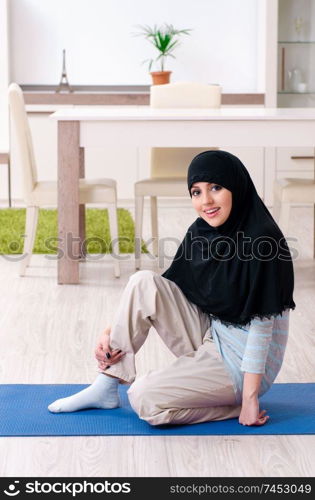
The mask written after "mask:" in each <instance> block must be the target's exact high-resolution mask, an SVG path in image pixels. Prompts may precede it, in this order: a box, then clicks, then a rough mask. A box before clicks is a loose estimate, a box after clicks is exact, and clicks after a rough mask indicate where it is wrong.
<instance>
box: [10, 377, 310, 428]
mask: <svg viewBox="0 0 315 500" xmlns="http://www.w3.org/2000/svg"><path fill="white" fill-rule="evenodd" d="M85 387H87V385H77V384H76V385H63V384H58V385H47V384H40V385H37V384H17V385H16V384H8V385H0V436H107V435H116V436H125V435H134V436H149V435H150V436H152V435H155V436H161V435H163V436H167V435H170V436H172V435H176V436H188V435H198V436H201V435H220V436H222V435H259V434H269V435H270V434H314V433H315V384H274V385H273V386H272V388H271V389H270V390H269V392H268V393H267V394H265V396H263V397H262V398H261V408H262V409H266V410H267V411H268V414H269V415H270V421H269V422H268V423H267V424H265V425H264V426H261V427H246V426H243V425H240V424H239V423H238V419H237V418H234V419H230V420H224V421H219V422H205V423H202V424H192V425H167V426H165V425H163V426H151V425H149V424H148V423H147V422H145V421H143V420H140V419H139V417H138V416H137V415H136V414H135V413H134V411H133V410H132V408H131V407H130V404H129V401H128V396H127V393H126V392H127V389H128V386H125V385H120V386H119V390H120V397H121V402H122V406H121V407H120V408H115V409H113V410H93V409H90V410H82V411H80V412H75V413H59V414H52V413H50V412H49V411H48V410H47V406H48V404H49V403H51V402H52V401H54V400H55V399H58V398H61V397H66V396H70V395H71V394H74V393H75V392H78V391H80V390H81V389H84V388H85Z"/></svg>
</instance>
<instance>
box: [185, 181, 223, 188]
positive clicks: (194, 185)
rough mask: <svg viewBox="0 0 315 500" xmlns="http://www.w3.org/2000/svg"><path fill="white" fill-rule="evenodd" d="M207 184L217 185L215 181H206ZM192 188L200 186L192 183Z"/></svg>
mask: <svg viewBox="0 0 315 500" xmlns="http://www.w3.org/2000/svg"><path fill="white" fill-rule="evenodd" d="M207 185H208V186H216V185H217V183H216V182H207ZM192 188H200V186H197V185H196V184H193V185H192V186H191V189H192Z"/></svg>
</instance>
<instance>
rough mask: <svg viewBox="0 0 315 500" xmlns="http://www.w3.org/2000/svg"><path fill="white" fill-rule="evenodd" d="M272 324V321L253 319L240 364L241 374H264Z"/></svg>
mask: <svg viewBox="0 0 315 500" xmlns="http://www.w3.org/2000/svg"><path fill="white" fill-rule="evenodd" d="M273 323H274V320H273V319H263V320H259V319H254V320H253V321H251V323H250V327H249V330H248V334H247V341H246V346H245V351H244V355H243V359H242V363H241V371H242V372H248V373H260V374H261V373H265V366H266V360H267V356H268V351H269V347H270V343H271V340H272V329H273Z"/></svg>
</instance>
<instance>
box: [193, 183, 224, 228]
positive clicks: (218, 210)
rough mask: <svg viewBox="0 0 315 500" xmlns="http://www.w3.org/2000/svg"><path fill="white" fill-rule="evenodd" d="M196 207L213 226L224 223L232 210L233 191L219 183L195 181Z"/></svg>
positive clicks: (194, 202)
mask: <svg viewBox="0 0 315 500" xmlns="http://www.w3.org/2000/svg"><path fill="white" fill-rule="evenodd" d="M190 192H191V199H192V204H193V207H194V209H195V210H196V211H197V212H198V215H199V216H200V217H202V219H204V220H205V221H206V222H208V224H209V225H210V226H212V227H218V226H221V225H222V224H224V222H225V221H226V220H227V219H228V218H229V215H230V213H231V210H232V192H231V191H229V190H228V189H226V188H224V187H222V186H220V185H219V184H214V183H209V182H195V183H194V184H193V185H192V187H191V189H190Z"/></svg>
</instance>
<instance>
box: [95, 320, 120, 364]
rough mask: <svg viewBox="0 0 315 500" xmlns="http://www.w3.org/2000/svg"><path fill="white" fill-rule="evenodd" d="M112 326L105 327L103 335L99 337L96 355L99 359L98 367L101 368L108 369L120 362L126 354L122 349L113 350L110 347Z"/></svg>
mask: <svg viewBox="0 0 315 500" xmlns="http://www.w3.org/2000/svg"><path fill="white" fill-rule="evenodd" d="M110 332H111V329H110V327H108V328H105V330H104V333H103V335H102V336H101V338H100V339H99V341H98V343H97V346H96V349H95V357H96V359H97V361H98V367H99V368H100V369H101V370H106V369H107V368H109V367H110V366H112V365H114V364H116V363H118V361H120V360H121V358H122V357H123V356H124V355H125V353H123V352H122V351H121V350H120V349H114V350H112V349H111V347H110V344H109V342H110Z"/></svg>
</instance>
